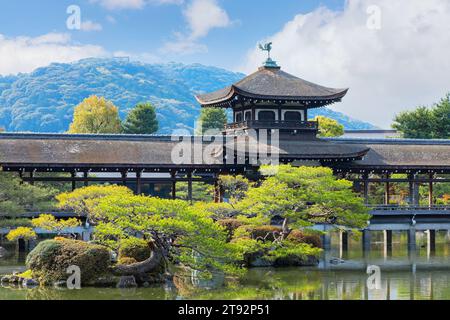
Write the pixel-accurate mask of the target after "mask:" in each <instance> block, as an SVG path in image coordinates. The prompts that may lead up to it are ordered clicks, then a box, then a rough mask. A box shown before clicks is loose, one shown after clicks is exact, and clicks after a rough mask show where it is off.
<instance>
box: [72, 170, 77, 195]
mask: <svg viewBox="0 0 450 320" xmlns="http://www.w3.org/2000/svg"><path fill="white" fill-rule="evenodd" d="M70 176H71V178H72V191H75V189H76V188H77V182H76V180H75V178H76V176H77V173H76V172H75V171H72V172H71V173H70Z"/></svg>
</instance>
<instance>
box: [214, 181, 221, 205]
mask: <svg viewBox="0 0 450 320" xmlns="http://www.w3.org/2000/svg"><path fill="white" fill-rule="evenodd" d="M214 202H215V203H220V202H222V195H221V190H220V184H219V179H218V178H216V179H215V180H214Z"/></svg>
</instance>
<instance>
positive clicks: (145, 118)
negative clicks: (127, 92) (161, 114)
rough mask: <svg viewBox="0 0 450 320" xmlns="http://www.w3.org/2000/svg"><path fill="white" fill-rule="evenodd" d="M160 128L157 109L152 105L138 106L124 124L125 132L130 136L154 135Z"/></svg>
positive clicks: (143, 104) (140, 104)
mask: <svg viewBox="0 0 450 320" xmlns="http://www.w3.org/2000/svg"><path fill="white" fill-rule="evenodd" d="M158 128H159V124H158V120H157V119H156V111H155V107H153V106H152V105H151V104H150V103H139V104H138V105H136V107H134V109H133V110H131V111H130V113H129V114H128V116H127V118H126V119H125V121H124V123H123V131H124V133H128V134H152V133H155V132H156V131H158Z"/></svg>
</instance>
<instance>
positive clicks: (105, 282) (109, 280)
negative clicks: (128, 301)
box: [89, 276, 120, 288]
mask: <svg viewBox="0 0 450 320" xmlns="http://www.w3.org/2000/svg"><path fill="white" fill-rule="evenodd" d="M119 281H120V278H119V277H116V276H105V277H99V278H98V279H96V280H95V281H93V282H92V283H90V284H89V285H91V286H93V287H96V288H114V287H116V285H117V283H118V282H119Z"/></svg>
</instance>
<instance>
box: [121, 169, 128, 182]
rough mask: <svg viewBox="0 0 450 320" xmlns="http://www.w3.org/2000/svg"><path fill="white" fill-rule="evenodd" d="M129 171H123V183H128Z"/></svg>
mask: <svg viewBox="0 0 450 320" xmlns="http://www.w3.org/2000/svg"><path fill="white" fill-rule="evenodd" d="M127 177H128V171H122V185H123V186H126V185H127Z"/></svg>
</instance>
